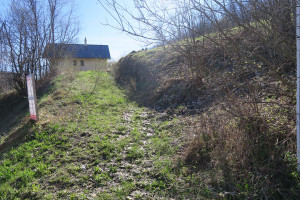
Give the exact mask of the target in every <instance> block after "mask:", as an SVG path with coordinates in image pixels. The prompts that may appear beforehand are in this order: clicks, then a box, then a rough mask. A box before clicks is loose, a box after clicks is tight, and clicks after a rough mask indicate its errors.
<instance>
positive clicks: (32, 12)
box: [1, 0, 79, 92]
mask: <svg viewBox="0 0 300 200" xmlns="http://www.w3.org/2000/svg"><path fill="white" fill-rule="evenodd" d="M65 6H68V5H67V4H63V1H61V0H48V1H44V0H25V1H15V0H13V1H12V2H11V4H10V7H9V10H8V14H7V15H6V16H5V18H4V19H3V23H2V29H1V30H2V31H1V33H2V34H1V36H2V40H1V41H2V42H1V47H2V48H1V50H2V51H1V54H2V55H4V53H5V52H6V53H7V54H6V56H7V57H8V58H9V62H8V63H7V64H8V68H9V69H8V70H9V71H11V72H12V73H13V74H14V81H13V87H14V88H15V89H16V90H17V91H19V92H23V91H24V89H25V88H26V86H25V75H26V74H29V73H33V74H34V75H35V78H36V79H37V80H41V79H42V78H43V77H44V76H45V75H46V74H47V73H48V72H49V71H51V70H50V69H49V63H47V61H46V60H44V59H43V56H42V55H43V51H44V48H45V46H46V44H47V43H54V42H56V41H58V42H70V41H73V40H74V39H75V37H76V34H77V33H78V30H79V28H78V23H77V21H76V19H74V18H73V3H72V2H71V6H69V9H70V10H69V11H67V12H66V11H64V12H63V8H64V7H65Z"/></svg>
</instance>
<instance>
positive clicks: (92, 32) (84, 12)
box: [0, 0, 145, 61]
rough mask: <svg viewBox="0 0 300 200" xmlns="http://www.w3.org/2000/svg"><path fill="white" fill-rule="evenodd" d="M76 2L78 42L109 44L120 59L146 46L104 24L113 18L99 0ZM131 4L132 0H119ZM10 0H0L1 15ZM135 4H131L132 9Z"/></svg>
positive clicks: (115, 56) (113, 58) (114, 55)
mask: <svg viewBox="0 0 300 200" xmlns="http://www.w3.org/2000/svg"><path fill="white" fill-rule="evenodd" d="M71 1H72V0H71ZM73 1H74V2H75V9H74V11H75V13H74V14H75V16H77V17H78V20H79V22H80V32H79V34H78V43H79V44H84V38H85V37H86V38H87V43H88V44H101V45H108V46H109V50H110V54H111V58H112V60H114V61H118V60H119V59H120V58H121V57H123V56H126V55H127V54H128V53H130V52H131V51H133V50H135V51H137V50H140V49H142V48H144V47H145V46H144V43H142V42H139V41H137V40H136V39H133V38H132V37H131V36H129V35H127V34H126V33H124V32H121V31H119V30H115V29H114V28H111V27H109V26H105V25H102V23H105V22H106V19H107V20H108V21H109V22H112V20H111V19H110V18H109V16H108V15H107V13H106V11H105V9H104V8H102V6H101V5H100V3H99V2H98V0H73ZM118 1H120V2H124V3H125V4H126V5H129V7H130V2H132V0H118ZM8 2H10V0H0V16H1V14H3V13H5V7H6V6H5V5H7V4H8ZM132 7H133V6H131V9H132Z"/></svg>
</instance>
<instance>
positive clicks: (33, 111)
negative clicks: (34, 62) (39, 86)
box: [26, 74, 39, 121]
mask: <svg viewBox="0 0 300 200" xmlns="http://www.w3.org/2000/svg"><path fill="white" fill-rule="evenodd" d="M26 81H27V91H28V102H29V113H30V119H32V120H35V121H38V120H39V116H38V111H37V101H36V90H35V81H34V76H33V74H29V75H27V76H26Z"/></svg>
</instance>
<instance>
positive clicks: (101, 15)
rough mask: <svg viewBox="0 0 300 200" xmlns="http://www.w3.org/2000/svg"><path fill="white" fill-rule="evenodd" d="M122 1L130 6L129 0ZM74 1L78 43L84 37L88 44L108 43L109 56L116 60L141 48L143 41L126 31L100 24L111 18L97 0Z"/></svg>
mask: <svg viewBox="0 0 300 200" xmlns="http://www.w3.org/2000/svg"><path fill="white" fill-rule="evenodd" d="M121 1H122V0H121ZM123 2H124V3H126V5H129V6H130V2H131V0H123ZM75 3H76V9H75V10H77V16H78V17H79V20H80V25H81V31H80V34H79V37H78V39H79V42H80V43H83V42H84V37H86V38H87V43H88V44H106V45H109V49H110V53H111V57H112V58H113V59H114V60H118V59H119V58H120V57H122V56H125V55H127V54H128V53H130V52H131V51H133V50H140V49H142V48H143V45H144V44H143V43H141V42H138V41H136V40H134V39H133V38H132V37H130V36H128V35H127V34H126V33H123V32H121V31H118V30H115V29H113V28H111V27H108V26H104V25H102V24H101V23H105V22H106V19H107V20H108V21H109V22H110V21H111V20H110V18H109V16H108V15H107V13H106V11H105V10H104V9H103V8H102V7H101V5H100V4H99V2H98V0H75Z"/></svg>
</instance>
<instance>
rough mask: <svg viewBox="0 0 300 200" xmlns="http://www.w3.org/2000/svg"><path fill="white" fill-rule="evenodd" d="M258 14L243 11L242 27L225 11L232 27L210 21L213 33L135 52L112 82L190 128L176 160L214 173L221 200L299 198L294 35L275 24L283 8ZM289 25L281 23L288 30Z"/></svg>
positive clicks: (196, 169) (120, 62) (129, 56)
mask: <svg viewBox="0 0 300 200" xmlns="http://www.w3.org/2000/svg"><path fill="white" fill-rule="evenodd" d="M215 2H217V1H215ZM232 2H238V1H232ZM251 2H252V3H253V4H254V3H255V2H256V3H258V1H250V4H251ZM269 3H270V2H269ZM277 3H278V4H279V3H280V2H277ZM282 3H283V2H282ZM285 3H287V2H285ZM289 3H290V4H289V6H292V5H294V4H293V3H294V2H292V1H290V2H289ZM275 4H276V3H275V1H274V4H272V6H274V7H272V9H275ZM278 4H276V6H278ZM284 5H285V6H286V5H287V4H284V3H283V4H282V5H281V6H284ZM270 6H271V4H270ZM264 9H265V7H262V8H261V9H257V10H255V12H253V13H251V12H250V11H249V12H250V13H249V14H250V15H251V16H252V17H253V18H252V21H251V22H249V23H247V22H245V21H243V20H242V19H241V18H239V17H238V16H237V15H231V14H232V12H231V11H230V12H229V11H228V10H225V8H223V10H222V11H223V12H224V13H225V16H227V17H228V18H224V21H226V20H228V19H229V18H230V19H231V20H229V21H233V22H235V23H238V26H237V27H234V28H229V29H228V28H227V29H223V28H224V26H223V25H224V24H223V22H224V21H223V22H222V21H218V20H216V21H215V22H214V23H212V24H213V26H214V27H215V28H216V30H217V32H213V33H209V34H205V35H202V36H198V37H194V38H193V37H192V38H191V37H187V38H186V39H183V40H181V41H177V42H172V43H170V44H169V45H167V46H164V47H159V48H155V49H152V50H148V51H139V52H133V53H131V54H129V55H128V56H127V57H125V58H123V59H121V60H120V61H119V63H118V65H117V68H118V69H119V70H118V71H117V76H116V80H117V82H119V83H120V84H121V85H122V86H124V85H125V88H126V87H127V88H136V89H134V90H129V91H130V92H129V94H130V95H131V96H132V97H133V99H136V100H137V101H138V102H140V103H141V104H143V105H150V106H151V107H154V108H156V109H158V110H167V111H168V112H170V113H176V114H177V115H178V114H179V115H181V116H182V117H183V119H184V120H186V121H188V122H190V126H189V128H186V135H187V138H192V139H189V140H188V141H189V142H187V144H186V148H185V150H183V153H182V155H183V156H182V160H184V161H185V163H186V164H187V165H189V166H191V169H193V171H195V173H196V171H197V173H198V172H199V170H200V171H203V170H204V171H207V170H208V171H214V172H215V174H218V175H216V176H217V178H212V180H213V181H212V182H213V183H212V184H213V185H214V187H218V188H219V189H220V188H222V189H223V190H225V191H227V193H226V194H227V196H226V195H225V197H226V198H241V199H244V198H247V199H256V198H275V199H281V198H290V199H296V198H298V197H299V195H300V193H299V176H298V173H297V171H296V129H295V121H296V120H295V102H296V99H295V91H296V90H295V89H296V85H295V80H296V77H295V56H294V55H295V48H294V44H295V43H294V42H293V41H292V40H291V38H292V37H293V35H294V33H292V30H291V29H289V30H287V29H285V31H287V32H284V31H283V29H282V28H283V27H281V26H279V24H278V21H274V20H273V19H274V18H276V17H279V18H280V17H281V18H280V20H287V18H283V17H282V16H281V15H280V12H281V11H282V10H284V9H288V8H287V7H283V8H282V10H280V12H278V13H274V12H269V11H266V10H264ZM277 9H279V8H278V7H277ZM270 10H271V8H270ZM245 11H246V10H245ZM273 11H274V10H273ZM263 12H266V13H267V14H266V15H267V18H265V19H266V20H263V19H262V18H263V17H261V15H263ZM259 14H261V15H260V17H258V18H255V16H257V15H259ZM291 14H292V13H291ZM293 23H294V22H293V20H290V21H286V28H288V27H289V26H293ZM289 31H290V32H289ZM279 41H281V42H279ZM130 80H135V81H130ZM222 189H221V190H222Z"/></svg>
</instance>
